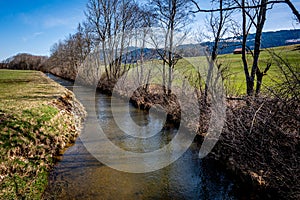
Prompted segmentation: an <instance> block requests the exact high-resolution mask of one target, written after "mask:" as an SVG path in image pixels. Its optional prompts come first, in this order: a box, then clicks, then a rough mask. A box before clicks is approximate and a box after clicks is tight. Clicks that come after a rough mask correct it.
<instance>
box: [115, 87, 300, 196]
mask: <svg viewBox="0 0 300 200" xmlns="http://www.w3.org/2000/svg"><path fill="white" fill-rule="evenodd" d="M118 93H119V94H120V96H121V97H126V93H124V92H122V91H118ZM127 98H128V97H127ZM130 101H131V103H132V104H133V105H134V106H136V107H138V108H140V109H145V110H148V109H150V108H151V107H152V106H153V105H156V104H159V105H161V106H162V107H164V108H165V111H166V112H167V114H168V121H169V122H171V123H175V125H177V126H178V125H179V123H180V120H181V119H180V116H181V115H180V112H181V111H180V107H179V104H178V103H177V102H176V98H175V97H174V96H170V97H169V96H168V95H166V94H164V92H163V89H162V88H161V87H158V86H149V87H148V90H147V91H145V90H143V89H142V88H139V89H138V90H137V91H136V92H134V94H133V96H131V97H130ZM199 103H200V115H201V116H200V121H199V124H191V125H190V127H188V128H189V129H191V127H192V128H195V127H197V137H196V140H197V141H198V142H199V144H200V145H201V144H202V141H203V137H204V136H205V135H206V133H207V131H208V126H209V123H210V106H209V105H208V107H206V106H204V104H203V103H201V102H199ZM226 104H227V111H226V118H227V119H226V122H225V126H224V128H223V131H222V134H221V136H220V138H219V141H218V142H217V144H216V146H215V147H214V149H213V150H212V152H211V153H210V154H209V155H208V156H207V157H206V158H205V159H213V160H216V161H217V163H218V164H219V165H220V167H222V168H223V169H226V170H227V171H228V172H229V173H230V174H231V175H232V176H233V178H234V179H236V180H237V181H238V182H239V183H240V184H241V188H247V189H246V191H245V192H246V193H247V192H249V195H250V194H251V195H253V194H255V195H256V196H251V197H249V198H254V199H261V198H263V199H272V198H280V199H298V198H300V186H299V180H300V168H299V163H300V154H299V153H300V149H299V142H300V135H299V127H300V122H299V115H300V106H299V102H298V101H297V99H293V98H290V99H279V98H268V97H261V98H258V97H257V98H248V99H246V98H245V99H244V100H242V99H239V100H227V102H226ZM250 191H252V192H250ZM253 191H254V192H253Z"/></svg>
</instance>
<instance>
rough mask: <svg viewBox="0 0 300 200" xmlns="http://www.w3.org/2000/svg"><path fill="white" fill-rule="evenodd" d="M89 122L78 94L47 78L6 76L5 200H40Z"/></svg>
mask: <svg viewBox="0 0 300 200" xmlns="http://www.w3.org/2000/svg"><path fill="white" fill-rule="evenodd" d="M84 116H85V111H84V108H83V107H82V105H81V104H80V103H79V102H78V101H77V100H76V99H75V97H74V94H73V93H72V92H70V91H69V90H67V89H66V88H64V87H62V86H60V85H59V84H57V83H55V82H54V81H52V80H51V79H49V78H47V77H46V76H45V75H44V74H43V73H42V72H37V71H22V70H20V71H13V70H0V121H1V123H0V131H1V135H0V154H1V165H0V183H1V188H0V198H1V199H22V198H26V199H39V198H40V197H41V195H42V193H43V191H44V189H45V187H46V186H47V184H48V172H49V171H50V170H51V168H52V167H53V164H54V162H55V156H57V155H59V154H61V153H62V150H64V149H65V147H67V146H68V145H70V144H72V143H73V142H74V141H75V139H76V137H77V136H78V134H79V131H80V126H81V121H82V119H83V117H84Z"/></svg>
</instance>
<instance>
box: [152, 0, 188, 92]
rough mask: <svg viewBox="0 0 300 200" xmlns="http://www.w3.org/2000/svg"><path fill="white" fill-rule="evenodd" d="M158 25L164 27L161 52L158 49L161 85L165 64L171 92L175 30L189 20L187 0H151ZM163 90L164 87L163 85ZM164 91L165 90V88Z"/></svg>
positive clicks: (179, 28)
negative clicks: (160, 61)
mask: <svg viewBox="0 0 300 200" xmlns="http://www.w3.org/2000/svg"><path fill="white" fill-rule="evenodd" d="M150 4H151V5H153V10H154V13H155V17H156V20H157V21H158V22H159V27H161V28H163V29H164V34H165V35H164V47H163V49H164V50H163V52H161V51H158V54H159V55H160V57H161V59H162V60H163V75H162V76H163V83H162V84H163V85H164V86H165V85H166V68H165V67H166V65H167V66H168V78H167V79H168V84H167V89H168V92H167V94H169V95H170V94H171V87H172V79H173V70H174V67H175V64H176V62H177V61H178V56H176V52H175V51H176V45H178V44H175V38H174V37H175V35H174V34H175V31H176V30H182V29H183V28H184V26H185V25H186V22H187V21H188V20H189V14H190V13H189V12H188V11H189V10H188V7H189V1H188V0H151V1H150ZM156 46H157V47H158V45H156ZM164 90H165V87H164ZM165 92H166V90H165Z"/></svg>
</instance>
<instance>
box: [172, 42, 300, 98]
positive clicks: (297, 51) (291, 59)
mask: <svg viewBox="0 0 300 200" xmlns="http://www.w3.org/2000/svg"><path fill="white" fill-rule="evenodd" d="M272 54H276V55H278V56H280V57H281V58H282V59H284V60H285V61H287V62H288V63H289V64H290V65H291V66H292V67H294V69H295V71H298V72H299V71H300V45H290V46H283V47H276V48H270V49H263V50H262V52H261V55H260V59H259V67H260V69H261V71H264V69H265V68H266V66H267V64H268V63H271V64H272V65H271V68H270V69H269V71H268V72H267V74H266V75H265V76H264V77H263V86H262V91H265V90H266V89H267V88H272V87H273V86H275V84H277V83H280V82H281V77H282V75H283V74H282V72H281V71H280V70H279V68H278V67H277V66H278V65H280V64H281V63H280V62H278V59H275V58H274V57H273V56H272ZM247 59H248V66H249V72H251V65H252V56H251V54H248V55H247ZM187 62H189V64H187ZM217 63H218V64H221V65H222V68H224V67H225V68H227V70H226V71H225V80H224V85H225V88H226V91H227V95H229V96H241V95H245V94H246V79H245V74H244V69H243V64H242V56H241V54H225V55H219V56H218V59H217ZM191 64H192V65H194V66H196V67H200V68H201V67H204V68H207V60H206V58H205V57H192V58H185V59H183V60H181V61H179V62H178V64H177V65H176V70H178V71H179V72H180V73H184V74H187V76H189V77H190V82H195V81H196V79H197V76H196V75H195V69H193V68H192V67H191ZM191 74H192V75H191Z"/></svg>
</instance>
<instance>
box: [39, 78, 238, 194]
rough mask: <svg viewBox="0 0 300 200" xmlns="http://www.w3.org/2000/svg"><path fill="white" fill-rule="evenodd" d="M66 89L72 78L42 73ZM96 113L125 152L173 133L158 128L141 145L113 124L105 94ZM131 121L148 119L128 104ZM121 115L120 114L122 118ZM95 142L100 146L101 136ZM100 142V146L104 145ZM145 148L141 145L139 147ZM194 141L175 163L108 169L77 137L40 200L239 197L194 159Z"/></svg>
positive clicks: (233, 185)
mask: <svg viewBox="0 0 300 200" xmlns="http://www.w3.org/2000/svg"><path fill="white" fill-rule="evenodd" d="M47 75H48V76H49V77H50V78H52V79H53V80H55V81H56V82H58V83H60V84H62V85H63V86H65V87H67V88H68V89H70V90H72V85H73V84H72V82H69V81H66V80H63V79H60V78H58V77H55V76H53V75H51V74H47ZM96 105H97V106H96V111H97V118H98V120H99V122H100V121H101V125H102V128H103V130H104V131H105V132H106V133H108V134H109V139H110V140H111V141H112V142H113V143H114V144H116V145H118V146H120V147H122V148H125V149H127V150H131V151H141V150H143V151H150V150H152V149H157V148H160V147H161V146H162V145H164V144H165V143H167V142H168V141H170V140H171V139H172V137H173V136H174V134H176V128H172V127H171V128H168V129H164V130H162V131H161V132H160V133H159V134H157V135H155V136H154V137H153V138H152V139H151V140H150V141H149V142H147V144H146V145H145V143H143V142H136V141H134V140H133V139H132V138H131V137H129V136H126V135H124V134H123V133H122V132H121V131H120V130H119V129H118V126H117V125H116V124H115V122H114V119H113V116H112V112H111V107H110V105H111V97H109V96H107V95H104V94H101V93H97V95H96ZM130 113H131V116H132V118H133V119H134V121H135V122H136V123H138V124H143V123H148V122H149V120H151V119H149V116H148V115H147V113H145V112H144V111H141V110H138V109H135V108H133V107H131V108H130ZM124 120H126V119H124ZM97 142H99V146H100V147H101V145H102V144H101V141H97ZM104 146H105V145H103V148H104ZM145 149H146V150H145ZM198 152H199V144H196V143H193V144H192V145H191V146H190V147H189V149H188V150H187V151H186V152H185V153H184V154H183V155H182V156H181V157H180V158H179V159H178V160H176V161H175V162H173V163H172V164H170V165H169V166H167V167H164V168H162V169H160V170H157V171H153V172H148V173H128V172H122V171H118V170H115V169H112V168H110V167H108V166H106V165H104V164H102V163H101V162H99V161H98V160H97V159H95V158H94V157H93V156H92V155H91V154H90V153H89V152H88V151H87V149H86V148H85V146H84V145H83V143H82V142H81V140H80V138H78V139H77V140H76V142H75V144H74V145H72V146H71V147H69V148H68V149H67V150H66V151H65V152H64V154H63V155H62V156H61V158H60V161H59V162H58V163H57V164H56V165H55V167H54V169H53V171H52V172H51V173H50V177H49V185H48V188H47V189H46V192H45V197H44V198H45V199H113V200H114V199H124V200H127V199H239V198H238V197H237V196H239V195H238V193H239V192H237V191H236V189H235V188H236V183H235V182H234V181H232V180H230V178H228V176H227V175H226V174H225V173H224V172H223V171H221V170H220V169H217V168H216V167H215V166H214V164H213V163H212V162H210V161H206V160H201V159H199V158H198Z"/></svg>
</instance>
